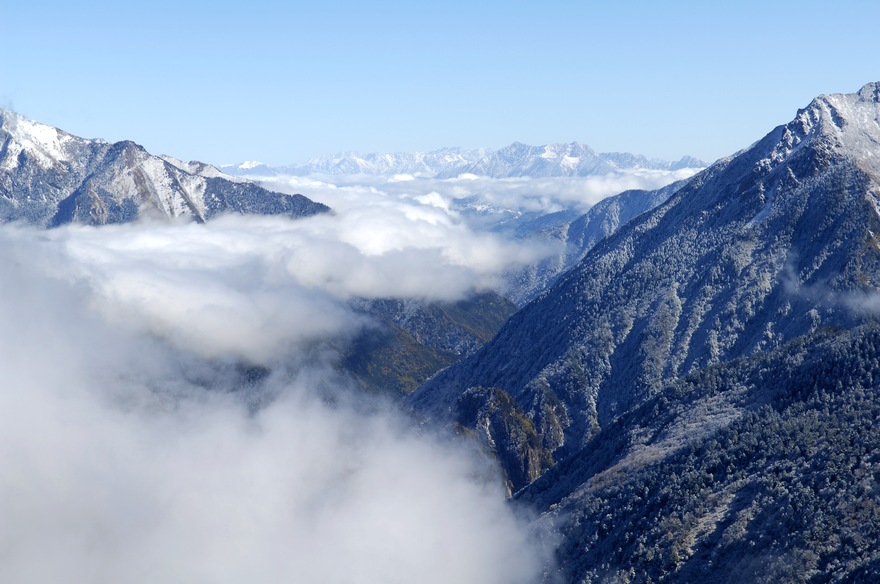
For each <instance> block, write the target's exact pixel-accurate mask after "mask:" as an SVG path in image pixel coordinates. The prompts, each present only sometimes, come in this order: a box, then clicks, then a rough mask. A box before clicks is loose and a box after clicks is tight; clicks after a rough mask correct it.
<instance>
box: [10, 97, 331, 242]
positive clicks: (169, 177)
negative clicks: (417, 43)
mask: <svg viewBox="0 0 880 584" xmlns="http://www.w3.org/2000/svg"><path fill="white" fill-rule="evenodd" d="M327 211H329V208H328V207H326V206H325V205H322V204H320V203H315V202H314V201H311V200H309V199H307V198H306V197H303V196H302V195H283V194H280V193H274V192H271V191H268V190H266V189H264V188H262V187H259V186H257V185H255V184H252V183H249V182H246V181H242V180H241V179H236V178H234V177H231V176H228V175H224V174H223V173H221V172H220V171H218V170H217V169H216V168H214V167H212V166H210V165H206V164H202V163H196V162H191V163H183V162H180V161H177V160H175V159H173V158H169V157H158V156H153V155H151V154H149V153H148V152H147V151H146V150H144V149H143V148H142V147H141V146H139V145H137V144H135V143H134V142H130V141H123V142H116V143H113V144H111V143H108V142H104V141H102V140H86V139H83V138H78V137H76V136H73V135H71V134H68V133H66V132H63V131H61V130H58V129H56V128H52V127H49V126H45V125H43V124H39V123H36V122H34V121H31V120H28V119H27V118H24V117H22V116H20V115H18V114H14V113H11V112H7V111H2V110H0V223H6V222H10V221H24V222H27V223H30V224H34V225H38V226H44V227H54V226H58V225H63V224H65V223H71V222H78V223H87V224H91V225H104V224H108V223H124V222H128V221H133V220H135V219H137V218H139V217H153V218H177V217H190V218H192V219H195V220H197V221H205V220H207V219H210V218H211V217H213V216H214V215H217V214H220V213H226V212H238V213H254V214H283V215H288V216H291V217H302V216H307V215H313V214H315V213H324V212H327Z"/></svg>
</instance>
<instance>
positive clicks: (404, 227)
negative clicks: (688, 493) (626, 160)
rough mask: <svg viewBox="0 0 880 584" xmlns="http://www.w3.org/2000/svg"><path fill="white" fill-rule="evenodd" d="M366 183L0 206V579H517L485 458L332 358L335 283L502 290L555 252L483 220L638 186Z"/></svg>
mask: <svg viewBox="0 0 880 584" xmlns="http://www.w3.org/2000/svg"><path fill="white" fill-rule="evenodd" d="M643 178H644V177H643ZM648 178H649V179H650V181H653V180H655V178H656V177H654V176H653V175H652V176H651V177H648ZM371 180H373V179H371ZM375 180H376V181H381V182H380V183H376V184H364V183H363V181H361V182H360V183H357V184H354V183H352V184H343V183H342V182H341V181H337V182H338V183H339V184H332V183H330V182H322V181H320V180H315V179H314V178H292V177H288V178H284V179H276V184H269V185H268V186H274V187H275V188H281V189H283V190H287V191H298V192H305V193H306V194H307V195H308V196H311V197H312V198H314V199H316V200H320V201H322V202H325V203H327V204H329V205H330V206H331V207H332V208H333V210H334V211H333V213H332V214H327V215H322V216H316V217H310V218H307V219H300V220H290V219H287V218H281V217H242V216H226V217H221V218H218V219H216V220H213V221H211V222H209V223H207V224H195V223H182V224H168V223H138V224H130V225H118V226H105V227H100V228H94V227H86V226H77V225H73V226H67V227H63V228H58V229H53V230H38V229H34V228H31V227H26V226H21V225H4V226H2V227H0V274H2V278H0V371H2V374H3V383H2V386H0V518H2V521H0V581H2V582H27V583H44V582H45V583H49V582H52V583H54V582H62V581H63V582H72V583H78V582H83V583H85V582H88V583H101V582H108V583H109V582H114V583H115V582H187V583H189V582H254V583H260V582H278V581H291V582H329V583H333V582H340V583H341V582H347V583H350V582H364V583H373V582H387V583H393V582H401V583H402V582H407V583H409V582H425V583H430V582H438V583H439V582H444V583H445V582H459V583H471V582H474V583H477V582H478V583H481V584H485V583H492V582H497V583H515V582H531V581H535V580H536V579H539V577H540V573H541V571H542V570H544V569H546V566H547V565H548V561H549V560H548V556H547V554H546V553H545V549H547V548H548V546H549V545H550V544H548V543H547V541H544V542H543V543H542V542H541V541H538V540H539V539H540V538H538V536H537V535H536V534H535V533H534V532H533V531H532V530H531V529H530V528H529V524H528V523H527V521H526V520H524V519H523V518H522V517H519V516H518V512H517V511H516V510H515V508H514V507H512V506H511V505H510V504H509V503H508V502H506V501H505V499H504V489H503V488H502V485H501V482H500V479H499V477H498V476H497V475H496V472H495V469H494V467H493V466H492V464H491V463H490V461H488V460H487V458H486V457H485V456H484V455H482V454H481V453H479V452H478V451H477V450H478V449H476V448H475V447H474V446H473V445H470V444H465V443H462V442H459V441H456V440H455V439H453V438H450V437H448V436H445V435H442V434H441V433H439V432H434V431H431V430H427V429H425V428H424V427H421V426H420V425H419V424H418V423H417V421H414V420H411V419H409V418H408V417H407V416H406V415H404V414H402V413H400V412H398V411H396V408H395V406H394V405H393V404H389V403H385V402H382V401H380V400H379V399H378V398H375V397H369V396H365V395H363V394H362V393H359V392H358V391H357V390H355V389H352V387H351V385H352V384H351V383H350V382H349V381H348V380H347V378H346V377H345V374H344V373H341V372H339V371H338V369H337V368H336V367H335V366H334V364H335V362H336V361H335V359H336V351H337V350H339V349H340V348H343V347H345V344H346V343H347V342H348V341H349V340H350V339H352V338H353V337H355V336H356V335H357V334H358V333H359V332H360V331H361V330H362V328H363V327H365V326H370V323H369V321H368V320H367V318H368V317H367V316H365V315H363V314H360V313H357V312H355V311H353V310H352V308H351V303H350V301H351V300H352V299H355V298H388V297H398V298H401V297H402V298H420V299H424V300H427V301H433V300H441V301H449V300H456V299H459V298H462V297H464V296H466V295H467V294H469V293H472V292H473V291H475V290H485V289H495V290H503V287H504V274H505V273H506V272H507V271H508V270H510V269H511V268H515V267H516V266H523V265H527V264H531V263H535V262H537V261H540V260H541V259H542V258H543V257H545V256H547V255H548V254H552V253H556V252H558V250H556V249H555V248H554V247H553V246H552V245H550V244H548V243H547V242H546V241H543V242H535V241H529V240H527V239H526V240H523V239H513V238H512V237H510V234H509V232H504V231H503V230H498V229H495V227H496V225H494V224H493V221H496V219H497V221H499V222H501V221H507V220H509V219H510V218H511V217H514V218H515V217H517V216H518V215H517V213H528V212H538V213H539V214H540V213H546V212H551V211H554V210H558V209H562V208H574V209H586V208H587V207H589V205H590V204H592V203H594V202H595V201H596V200H599V199H600V198H602V197H603V196H607V195H608V194H612V193H613V192H616V191H617V190H620V189H621V188H624V187H625V188H631V187H636V186H642V187H645V186H651V185H652V184H654V183H652V182H650V181H649V183H648V184H646V183H645V181H642V182H640V183H637V184H636V183H632V182H626V183H625V184H624V183H621V182H620V181H618V182H611V179H608V178H605V179H602V178H599V179H596V180H594V181H589V180H587V181H585V180H583V179H580V180H571V179H548V180H547V181H543V182H542V181H541V180H519V179H510V180H502V181H499V180H483V179H477V178H473V177H470V178H465V179H456V180H447V181H434V180H424V179H418V180H416V179H414V178H413V177H393V178H391V179H378V178H377V179H375ZM626 180H627V181H630V178H627V179H626ZM669 180H671V178H670V177H666V179H665V181H666V182H669ZM279 181H280V182H279ZM603 181H604V182H603ZM661 182H662V181H661ZM566 185H567V186H566ZM475 208H476V209H478V210H487V209H488V211H486V212H485V213H483V212H482V211H480V212H481V213H482V214H481V215H480V214H476V215H475V214H474V212H473V211H474V209H475ZM493 213H495V215H493ZM505 233H507V235H505ZM551 539H552V538H551ZM548 541H549V540H548Z"/></svg>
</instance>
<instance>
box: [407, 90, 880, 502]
mask: <svg viewBox="0 0 880 584" xmlns="http://www.w3.org/2000/svg"><path fill="white" fill-rule="evenodd" d="M878 96H880V86H878V85H877V84H871V85H868V86H865V87H864V88H863V89H862V90H861V91H860V92H859V93H857V94H851V95H831V96H822V97H819V98H817V99H816V100H814V101H813V102H812V103H811V104H810V105H809V106H808V107H807V108H805V109H803V110H801V111H800V112H799V113H798V115H797V117H796V118H795V119H794V120H793V121H792V122H790V123H789V124H786V125H784V126H780V127H778V128H776V129H775V130H773V131H772V132H770V134H768V135H767V136H766V137H764V138H763V139H762V140H760V141H759V142H757V143H756V144H755V145H753V146H752V147H750V148H748V149H746V150H744V151H743V152H741V153H739V154H737V155H735V156H733V157H731V158H728V159H725V160H721V161H719V162H717V163H716V164H714V165H713V166H712V167H710V168H708V169H706V170H705V171H703V172H702V173H700V174H698V175H697V176H695V177H694V178H693V179H691V180H690V181H689V182H688V183H687V184H685V185H684V186H683V187H682V188H680V189H679V190H678V191H677V192H676V193H675V194H673V195H672V197H671V198H670V199H669V200H668V201H667V202H666V203H664V204H662V205H660V206H659V207H657V208H656V209H654V210H653V211H652V212H649V213H646V214H644V215H641V216H639V217H638V218H637V219H636V220H634V221H632V222H631V223H629V224H627V225H626V226H624V227H623V228H621V229H620V230H618V231H617V232H616V233H615V234H613V235H611V236H610V237H609V238H608V239H605V240H603V241H601V242H600V243H599V244H597V245H596V246H595V247H593V248H592V250H591V251H590V252H589V253H588V254H587V255H586V257H585V258H584V259H583V260H582V261H581V263H580V264H578V265H577V266H576V267H575V268H574V269H572V270H571V271H569V272H567V273H566V274H565V275H563V276H562V277H561V278H560V279H559V281H558V282H557V283H556V284H555V285H554V286H553V287H552V288H551V289H550V290H548V291H547V292H546V293H544V294H543V295H542V296H540V297H539V298H538V299H537V300H536V301H535V302H533V303H531V304H529V305H528V306H526V307H525V308H524V309H523V310H522V311H520V312H519V313H517V314H516V315H514V317H513V318H512V319H511V320H510V321H509V322H508V323H507V325H505V327H504V328H503V329H502V330H501V331H500V333H499V334H498V335H497V336H496V337H495V339H494V340H493V341H492V342H491V343H489V344H488V345H487V346H486V347H484V349H483V350H481V351H480V352H478V353H477V354H476V355H475V356H473V357H472V358H470V359H468V360H466V361H464V362H462V363H460V364H458V365H456V366H453V367H452V368H450V369H448V370H446V371H445V372H443V373H441V374H440V375H438V376H436V377H435V378H434V379H433V380H431V381H430V382H429V383H427V384H426V385H425V386H423V387H422V388H420V389H419V390H418V391H417V392H416V393H415V394H414V397H413V400H412V403H413V405H414V406H415V407H416V408H418V409H420V410H422V411H426V412H434V413H435V414H438V415H446V416H448V415H450V412H452V415H453V417H454V416H455V413H454V412H455V411H456V408H457V407H459V406H458V405H457V404H459V402H460V400H461V399H464V398H463V396H465V395H467V392H468V391H469V388H472V387H486V388H500V389H501V390H503V391H504V392H506V393H507V394H509V395H510V396H512V398H513V400H514V401H515V403H516V404H518V407H519V408H521V409H522V411H523V412H524V414H525V416H526V418H527V419H528V420H530V422H531V423H533V424H534V427H535V429H536V432H537V433H538V435H539V436H540V437H541V443H542V446H543V447H544V448H546V449H547V450H548V451H549V452H550V453H552V456H553V458H554V460H557V461H559V460H564V459H565V458H566V457H567V456H569V455H571V454H572V453H574V452H577V451H578V450H579V449H580V448H582V447H584V446H585V445H587V444H588V443H589V442H590V440H591V439H592V438H593V437H594V436H595V435H596V434H597V432H599V431H600V430H601V429H602V428H605V427H606V426H608V425H609V424H611V423H613V422H614V421H615V420H616V419H617V418H618V416H620V415H621V414H622V413H624V412H626V411H628V410H630V409H631V408H633V407H635V406H637V405H638V404H640V403H643V402H644V400H645V399H647V398H648V397H650V396H652V395H654V394H655V393H656V392H657V391H659V390H660V389H661V388H662V387H663V384H664V383H666V382H668V381H669V380H671V379H675V378H677V377H679V376H681V375H684V374H687V373H689V372H691V371H694V370H698V369H700V368H703V367H707V366H710V365H712V364H715V363H721V362H725V361H727V360H730V359H734V358H737V357H740V356H743V355H750V354H752V353H754V352H756V351H765V350H770V349H772V348H774V347H779V346H781V345H782V344H783V343H785V342H787V341H789V340H791V339H793V338H795V337H797V336H800V335H804V334H808V333H810V332H811V331H815V330H817V329H818V328H820V327H823V326H838V327H850V326H853V325H855V324H857V323H859V322H862V321H863V320H864V316H863V314H862V313H860V312H859V311H857V310H854V306H856V305H858V304H859V302H860V299H863V298H868V297H871V296H866V295H871V294H873V293H874V291H875V290H876V289H877V286H878V285H880V251H878V250H880V245H877V243H876V241H877V240H876V236H875V234H876V233H880V217H878V209H880V202H878V201H880V198H878V197H880V188H878V185H880V166H878V162H877V160H878V156H880V129H878V128H880V126H878V121H880V106H878V101H880V98H878ZM468 403H469V404H470V398H468ZM469 407H472V404H471V405H470V406H469ZM517 464H518V463H516V462H515V461H514V463H512V464H511V468H512V469H513V471H514V472H521V470H520V469H519V468H518V467H517ZM543 470H544V469H543V468H540V467H536V468H533V469H531V471H530V472H529V473H526V474H527V476H529V477H530V478H535V477H536V476H538V475H539V474H540V473H541V472H542V471H543ZM526 482H527V481H526ZM524 485H525V483H519V484H514V485H513V486H514V488H520V487H522V486H524Z"/></svg>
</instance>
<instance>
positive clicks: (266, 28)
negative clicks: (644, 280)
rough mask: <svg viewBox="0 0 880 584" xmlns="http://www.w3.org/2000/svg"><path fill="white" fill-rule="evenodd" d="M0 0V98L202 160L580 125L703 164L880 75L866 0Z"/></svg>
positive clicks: (607, 143)
mask: <svg viewBox="0 0 880 584" xmlns="http://www.w3.org/2000/svg"><path fill="white" fill-rule="evenodd" d="M827 8H828V7H827V5H825V4H823V3H819V2H816V1H808V2H794V1H793V0H784V1H780V2H774V3H772V4H766V3H759V2H756V1H747V2H740V3H736V4H725V5H720V4H705V3H692V2H685V1H677V2H673V3H665V4H663V5H658V4H656V3H648V2H638V1H636V2H618V3H610V4H602V5H597V4H595V3H583V2H575V1H573V0H561V1H558V2H554V3H551V4H550V5H537V4H534V3H527V2H512V3H511V2H505V3H500V2H484V3H481V4H479V5H476V6H475V5H472V4H465V3H463V2H460V1H457V0H455V1H452V2H446V3H443V4H439V3H434V4H419V5H412V4H410V3H404V2H399V1H391V2H384V3H381V4H379V5H376V4H369V5H364V4H360V3H355V2H350V1H348V0H337V1H331V2H323V3H319V4H317V3H315V4H309V5H304V4H302V3H293V4H279V3H274V2H266V1H264V0H258V1H256V2H252V3H249V4H248V5H247V6H245V5H239V4H236V3H234V2H225V3H220V4H218V3H207V2H204V1H202V0H197V1H191V2H187V3H185V4H183V5H181V4H179V3H174V4H171V3H170V2H168V1H167V0H156V1H155V2H151V3H148V4H141V5H131V4H125V3H122V4H119V3H111V2H107V1H104V0H87V1H86V2H82V3H76V4H69V3H62V2H58V1H57V0H50V1H48V2H42V3H39V4H33V3H31V4H27V3H15V4H11V5H9V6H5V7H4V10H3V20H4V23H5V25H6V26H5V27H4V34H3V35H2V37H0V50H2V51H3V53H4V54H5V55H9V56H12V55H14V58H6V59H3V60H0V107H4V108H7V109H14V110H16V111H18V112H20V113H22V114H24V115H26V116H28V117H30V118H32V119H35V120H37V121H40V122H43V123H47V124H51V125H54V126H57V127H59V128H62V129H64V130H66V131H68V132H71V133H74V134H77V135H80V136H84V137H95V138H103V139H106V140H110V141H115V140H123V139H130V140H134V141H136V142H138V143H140V144H142V145H143V146H145V147H146V148H147V149H148V150H149V151H151V152H155V153H164V154H169V155H173V156H175V157H177V158H181V159H185V160H191V159H194V160H202V161H206V162H211V163H214V164H223V163H236V162H242V161H244V160H254V159H256V160H261V161H263V162H265V163H268V164H275V165H280V164H289V163H294V162H302V161H304V160H306V159H308V158H311V157H315V156H320V155H327V154H333V153H336V152H339V151H359V152H400V151H409V150H434V149H437V148H441V147H447V146H461V147H465V148H470V147H488V148H499V147H502V146H505V145H507V144H509V143H511V142H514V141H520V142H525V143H530V144H536V145H537V144H544V143H548V142H571V141H580V142H582V143H585V144H588V145H589V146H591V147H593V148H594V149H596V150H597V151H628V152H633V153H637V154H643V155H645V156H648V157H649V158H663V159H667V160H677V159H678V158H680V157H681V156H682V155H684V154H690V155H693V156H696V157H698V158H701V159H704V160H706V161H712V160H715V159H716V158H718V157H721V156H726V155H729V154H731V153H733V152H734V151H736V150H739V149H740V148H743V147H745V146H747V145H748V144H749V143H750V142H751V141H752V140H754V138H755V136H760V135H763V134H764V133H765V132H766V131H767V129H768V128H770V127H773V126H774V125H776V124H778V123H780V122H781V121H784V120H786V119H789V118H790V115H791V112H792V111H793V109H795V108H797V107H803V106H805V105H806V104H807V103H808V102H809V100H810V99H812V98H813V97H814V96H815V95H818V94H821V93H835V92H850V91H855V90H857V89H858V88H859V87H861V85H863V84H864V83H866V82H868V81H871V80H875V79H880V68H878V66H877V64H876V60H875V59H874V58H873V55H874V48H873V44H874V43H873V39H874V36H875V35H874V30H873V27H874V22H876V21H877V17H878V16H880V5H873V4H868V3H864V2H859V1H857V0H844V1H842V2H840V3H837V4H836V5H835V7H834V10H833V11H829V10H828V9H827Z"/></svg>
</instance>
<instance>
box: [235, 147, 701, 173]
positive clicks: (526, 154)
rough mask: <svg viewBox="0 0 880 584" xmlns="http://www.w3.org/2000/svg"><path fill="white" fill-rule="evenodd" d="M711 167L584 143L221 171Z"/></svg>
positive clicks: (348, 157)
mask: <svg viewBox="0 0 880 584" xmlns="http://www.w3.org/2000/svg"><path fill="white" fill-rule="evenodd" d="M705 166H707V164H706V163H705V162H703V161H701V160H698V159H696V158H693V157H691V156H684V157H682V158H681V159H680V160H678V161H677V162H668V161H663V160H649V159H647V158H645V157H644V156H641V155H637V154H629V153H625V152H606V153H601V154H597V153H596V152H595V151H593V149H591V148H590V147H589V146H586V145H584V144H579V143H577V142H572V143H570V144H546V145H544V146H529V145H527V144H521V143H519V142H514V143H513V144H511V145H509V146H506V147H504V148H501V149H500V150H494V151H493V150H487V149H474V150H466V149H462V148H443V149H441V150H434V151H432V152H400V153H394V154H389V153H374V154H363V155H361V154H357V153H353V152H349V153H343V154H338V155H336V156H328V157H323V158H314V159H312V160H309V161H308V162H306V163H305V164H293V165H287V166H278V167H270V166H267V165H265V164H262V163H259V162H245V163H241V164H234V165H224V166H221V168H222V170H223V171H224V172H227V173H229V174H232V175H236V176H250V177H270V176H280V175H290V176H307V175H329V176H337V175H358V174H361V175H387V176H392V175H396V174H399V175H413V176H421V177H435V178H455V177H458V176H462V175H475V176H485V177H490V178H512V177H551V176H594V175H599V174H609V173H613V172H619V171H621V170H638V169H650V170H680V169H685V168H704V167H705Z"/></svg>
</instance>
